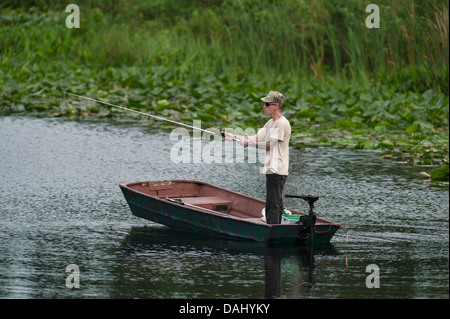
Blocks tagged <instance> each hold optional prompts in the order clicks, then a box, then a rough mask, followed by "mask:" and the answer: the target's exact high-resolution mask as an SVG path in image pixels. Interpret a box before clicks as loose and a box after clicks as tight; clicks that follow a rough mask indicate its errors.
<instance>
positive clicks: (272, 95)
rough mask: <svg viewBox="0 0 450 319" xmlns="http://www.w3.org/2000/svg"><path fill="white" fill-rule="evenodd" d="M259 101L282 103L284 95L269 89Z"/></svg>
mask: <svg viewBox="0 0 450 319" xmlns="http://www.w3.org/2000/svg"><path fill="white" fill-rule="evenodd" d="M261 101H263V102H266V103H280V104H284V96H283V94H281V93H280V92H276V91H270V92H269V94H267V96H266V97H263V98H261Z"/></svg>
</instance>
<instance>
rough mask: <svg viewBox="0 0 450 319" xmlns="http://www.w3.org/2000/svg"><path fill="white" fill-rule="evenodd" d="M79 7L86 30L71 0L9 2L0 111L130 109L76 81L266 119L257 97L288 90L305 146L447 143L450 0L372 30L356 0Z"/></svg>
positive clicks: (226, 120) (165, 111) (409, 8)
mask: <svg viewBox="0 0 450 319" xmlns="http://www.w3.org/2000/svg"><path fill="white" fill-rule="evenodd" d="M77 4H78V5H79V6H80V10H81V28H80V29H68V28H66V26H65V19H66V17H67V15H68V13H66V12H65V7H66V5H67V3H66V1H60V0H57V1H46V0H36V1H2V3H1V4H0V9H1V13H0V113H2V114H8V113H11V112H28V113H31V112H35V113H45V114H51V115H53V116H96V117H123V112H120V111H117V110H113V109H109V108H106V107H104V106H100V105H98V104H95V103H90V104H86V103H80V102H78V101H74V100H73V99H65V98H64V97H63V96H62V95H61V94H59V93H58V90H66V91H67V90H68V91H72V92H74V93H78V94H81V95H88V96H91V97H93V98H99V99H103V100H107V101H110V102H112V103H116V104H119V105H125V106H128V107H130V108H134V109H139V110H142V111H144V112H151V113H154V114H158V115H161V116H165V117H168V118H172V119H174V120H177V121H182V122H186V123H189V124H192V120H193V119H201V120H203V121H207V122H209V123H211V125H214V126H218V125H223V126H224V127H227V126H228V127H249V126H250V127H254V128H257V127H261V126H262V125H263V124H264V122H265V121H266V120H267V118H266V117H265V116H264V114H263V112H262V109H261V102H260V100H259V98H260V97H261V96H264V95H265V94H267V92H268V91H269V90H278V91H281V92H283V93H284V94H285V96H286V101H287V104H286V106H285V108H284V110H283V114H285V115H286V116H287V117H289V119H290V121H291V124H292V125H293V128H294V131H296V132H301V134H306V135H305V136H304V135H298V134H297V135H294V136H295V139H294V144H296V145H298V146H301V145H312V144H314V145H331V146H338V147H354V148H380V149H389V150H396V149H401V150H404V149H408V150H411V149H413V150H415V149H418V150H422V151H420V154H421V156H422V155H424V154H425V153H424V152H425V151H423V150H426V149H428V148H427V145H436V143H437V145H439V148H442V146H443V144H444V143H445V141H447V142H446V143H447V144H448V134H447V135H445V132H446V131H447V130H448V115H449V99H448V71H449V70H448V58H449V57H448V3H447V2H446V1H434V2H422V1H408V2H407V1H396V2H394V3H393V4H392V3H391V2H388V1H381V2H380V3H379V6H380V11H381V28H380V29H368V28H366V27H365V18H366V16H367V15H368V14H367V13H366V12H365V4H362V2H361V1H358V0H351V1H346V4H345V6H343V5H342V2H341V1H338V0H332V1H329V0H327V1H325V0H319V1H317V0H316V1H313V0H305V1H294V0H283V1H281V0H271V1H269V0H266V1H256V0H224V1H219V0H217V1H198V0H197V1H195V0H186V1H183V4H182V5H180V2H179V1H177V0H166V1H163V0H155V1H143V0H117V1H113V0H104V1H90V0H80V1H77ZM358 131H359V132H361V133H355V132H358ZM305 132H310V133H308V134H307V133H305ZM337 132H343V133H342V134H338V133H337ZM348 132H352V133H348ZM392 134H394V136H392ZM435 135H436V136H439V137H442V136H443V138H441V139H439V140H438V141H436V142H433V138H432V137H433V136H435ZM399 136H401V137H399ZM430 140H431V142H430V143H428V142H429V141H430ZM427 143H428V144H427ZM427 154H428V153H427ZM430 154H431V153H430ZM447 154H448V151H447ZM446 156H447V158H448V155H445V154H443V157H446ZM421 161H422V160H421ZM426 161H428V157H426V156H425V155H424V156H423V163H425V162H426Z"/></svg>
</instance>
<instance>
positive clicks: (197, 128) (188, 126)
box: [61, 91, 225, 137]
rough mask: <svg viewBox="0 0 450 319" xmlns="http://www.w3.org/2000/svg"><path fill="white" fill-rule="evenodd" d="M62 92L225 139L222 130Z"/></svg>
mask: <svg viewBox="0 0 450 319" xmlns="http://www.w3.org/2000/svg"><path fill="white" fill-rule="evenodd" d="M61 92H62V93H64V94H70V95H73V96H76V97H79V98H82V99H85V100H89V101H93V102H97V103H101V104H105V105H109V106H113V107H117V108H119V109H122V110H125V111H130V112H134V113H137V114H141V115H145V116H148V117H152V118H154V119H157V120H162V121H166V122H170V123H173V124H176V125H180V126H184V127H187V128H191V129H194V130H199V131H202V132H206V133H209V134H212V135H221V136H222V137H225V132H224V131H223V130H222V129H220V132H213V131H209V130H205V129H202V128H199V127H196V126H192V125H187V124H184V123H180V122H176V121H174V120H169V119H166V118H164V117H161V116H157V115H152V114H148V113H144V112H141V111H136V110H133V109H130V108H128V107H124V106H120V105H116V104H112V103H109V102H105V101H101V100H96V99H93V98H90V97H86V96H82V95H78V94H75V93H70V92H66V91H61Z"/></svg>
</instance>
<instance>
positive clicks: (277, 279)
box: [122, 225, 337, 299]
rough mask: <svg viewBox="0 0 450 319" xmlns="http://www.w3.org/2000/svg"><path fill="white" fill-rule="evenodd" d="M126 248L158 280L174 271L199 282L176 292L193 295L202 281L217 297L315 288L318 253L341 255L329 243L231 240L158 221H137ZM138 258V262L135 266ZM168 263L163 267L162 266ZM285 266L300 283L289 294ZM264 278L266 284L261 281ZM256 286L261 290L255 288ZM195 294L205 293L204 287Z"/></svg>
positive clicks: (127, 260)
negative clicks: (139, 224) (141, 224)
mask: <svg viewBox="0 0 450 319" xmlns="http://www.w3.org/2000/svg"><path fill="white" fill-rule="evenodd" d="M122 252H123V255H122V258H123V260H122V263H123V264H124V267H132V268H133V267H134V268H136V269H147V276H148V278H147V280H154V279H155V276H156V277H160V278H159V280H160V281H164V280H167V279H168V277H166V274H167V273H168V272H170V273H171V277H170V281H171V282H172V281H177V280H178V281H179V282H185V281H186V277H188V278H190V279H192V280H194V281H195V282H196V284H192V285H190V286H188V287H185V288H186V289H185V290H184V295H183V294H181V293H180V291H178V292H177V293H176V295H177V296H180V295H181V296H182V297H186V296H190V292H189V290H191V291H192V290H197V289H200V288H198V287H197V286H204V285H211V286H214V285H215V286H217V295H216V296H214V295H211V296H214V298H221V296H222V295H224V296H229V295H231V296H236V297H240V298H266V299H274V298H301V294H302V292H304V293H308V292H312V291H313V290H314V287H315V282H314V267H315V257H316V256H317V255H337V252H336V251H335V249H334V248H333V245H332V244H330V243H327V244H323V245H320V246H317V245H316V246H315V247H314V248H313V249H311V247H308V246H279V245H276V246H267V245H266V244H264V243H258V242H252V241H239V240H230V239H228V238H220V237H215V236H209V235H205V234H200V233H193V232H187V231H180V230H173V229H171V228H169V227H165V226H159V225H158V226H153V225H151V226H146V227H133V228H132V229H131V230H130V232H129V234H128V235H127V236H126V237H125V238H124V240H123V242H122ZM137 262H138V263H139V266H136V263H137ZM127 264H128V266H126V265H127ZM263 264H264V265H263ZM199 265H203V266H199ZM199 267H202V271H199ZM163 268H164V271H162V270H161V269H163ZM171 269H177V270H178V271H179V272H180V273H182V274H184V276H186V277H182V276H181V275H178V277H177V274H176V273H174V272H173V271H171ZM286 272H288V273H289V274H288V276H289V278H290V279H289V280H288V281H290V285H292V286H296V287H291V290H294V291H297V292H294V293H289V296H286V293H285V294H283V291H286V289H287V288H286V287H284V288H283V283H284V282H285V281H286V280H284V281H283V278H284V277H283V276H286ZM139 275H142V274H139ZM144 281H145V280H144V279H143V282H144ZM262 281H264V285H261V283H262ZM230 282H233V283H234V285H233V284H231V283H230ZM197 283H201V284H197ZM221 286H223V289H222V290H223V291H224V292H223V293H222V292H221V291H222V290H220V287H221ZM241 287H242V289H241ZM245 287H247V290H246V288H245ZM255 287H256V289H257V291H254V290H255ZM141 288H142V287H138V289H141ZM236 290H237V291H236ZM209 291H210V290H209ZM247 291H248V292H247ZM249 294H250V295H249ZM155 295H162V296H169V297H168V298H171V296H172V295H173V294H171V292H170V291H165V292H164V293H161V294H157V293H156V292H155ZM194 295H196V296H200V298H202V295H201V294H199V293H197V294H194ZM148 296H153V295H149V294H148ZM208 296H210V295H208Z"/></svg>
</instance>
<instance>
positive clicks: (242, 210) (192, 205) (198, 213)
mask: <svg viewBox="0 0 450 319" xmlns="http://www.w3.org/2000/svg"><path fill="white" fill-rule="evenodd" d="M119 186H120V188H121V190H122V192H123V194H124V196H125V199H126V201H127V203H128V205H129V206H130V209H131V212H132V213H133V214H134V215H135V216H137V217H141V218H144V219H146V220H149V221H152V222H155V223H159V224H162V225H166V226H169V227H172V228H175V229H182V230H188V231H194V232H200V233H206V234H211V235H219V236H225V237H231V238H235V239H240V240H253V241H258V242H264V243H296V244H297V243H302V242H312V241H314V243H325V242H329V241H330V240H331V238H332V237H333V235H334V234H335V233H336V231H337V230H338V229H339V227H340V226H341V225H340V224H338V223H335V222H332V221H329V220H326V219H323V218H319V217H316V215H314V225H312V226H313V227H311V229H312V230H311V232H309V233H308V232H305V230H304V227H301V226H302V225H301V224H302V223H301V222H298V223H292V224H267V223H266V222H265V221H263V220H262V218H261V217H262V215H261V212H262V210H263V208H265V202H264V201H263V200H261V199H257V198H253V197H250V196H247V195H244V194H240V193H237V192H234V191H230V190H227V189H224V188H221V187H218V186H214V185H211V184H209V183H206V182H202V181H191V180H166V181H149V182H134V183H128V184H120V185H119ZM289 210H290V211H291V213H292V214H294V215H295V214H299V215H301V214H302V212H300V211H296V210H293V209H289ZM303 226H304V225H303Z"/></svg>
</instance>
